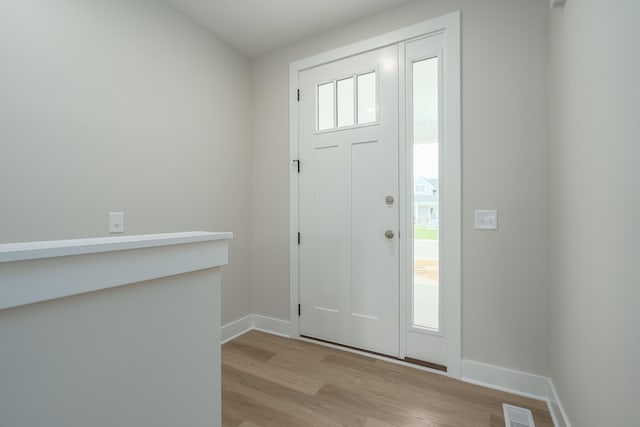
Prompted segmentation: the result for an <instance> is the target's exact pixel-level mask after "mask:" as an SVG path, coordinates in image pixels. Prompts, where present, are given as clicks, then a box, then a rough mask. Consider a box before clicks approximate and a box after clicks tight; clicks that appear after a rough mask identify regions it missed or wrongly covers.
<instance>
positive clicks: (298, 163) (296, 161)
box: [294, 160, 300, 173]
mask: <svg viewBox="0 0 640 427" xmlns="http://www.w3.org/2000/svg"><path fill="white" fill-rule="evenodd" d="M294 163H296V164H297V165H298V173H300V160H294Z"/></svg>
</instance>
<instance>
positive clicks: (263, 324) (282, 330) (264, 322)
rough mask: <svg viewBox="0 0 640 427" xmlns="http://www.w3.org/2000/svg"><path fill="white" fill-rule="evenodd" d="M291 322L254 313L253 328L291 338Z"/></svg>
mask: <svg viewBox="0 0 640 427" xmlns="http://www.w3.org/2000/svg"><path fill="white" fill-rule="evenodd" d="M290 327H291V326H290V322H289V321H288V320H281V319H275V318H273V317H267V316H261V315H259V314H254V315H253V329H257V330H259V331H263V332H268V333H270V334H274V335H280V336H283V337H287V338H289V337H290V336H291V335H289V328H290Z"/></svg>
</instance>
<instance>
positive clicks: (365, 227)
mask: <svg viewBox="0 0 640 427" xmlns="http://www.w3.org/2000/svg"><path fill="white" fill-rule="evenodd" d="M299 83H300V94H301V96H300V102H299V103H298V106H299V158H300V168H301V170H300V175H299V177H300V180H299V200H300V204H299V221H300V233H301V234H300V271H299V274H300V304H301V315H300V334H301V335H303V336H309V337H313V338H319V339H323V340H327V341H331V342H335V343H339V344H343V345H348V346H352V347H357V348H361V349H365V350H369V351H374V352H378V353H383V354H387V355H393V356H399V355H400V343H399V330H400V326H399V256H398V254H399V243H398V220H399V210H398V193H399V191H398V47H397V46H390V47H384V48H381V49H377V50H373V51H370V52H366V53H362V54H359V55H356V56H351V57H349V58H346V59H341V60H339V61H334V62H331V63H328V64H324V65H320V66H317V67H314V68H310V69H307V70H304V71H301V72H300V73H299Z"/></svg>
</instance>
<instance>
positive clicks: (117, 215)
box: [109, 212, 124, 233]
mask: <svg viewBox="0 0 640 427" xmlns="http://www.w3.org/2000/svg"><path fill="white" fill-rule="evenodd" d="M109 233H124V212H109Z"/></svg>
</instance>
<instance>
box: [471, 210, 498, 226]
mask: <svg viewBox="0 0 640 427" xmlns="http://www.w3.org/2000/svg"><path fill="white" fill-rule="evenodd" d="M475 227H476V230H497V229H498V211H496V210H476V216H475Z"/></svg>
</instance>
